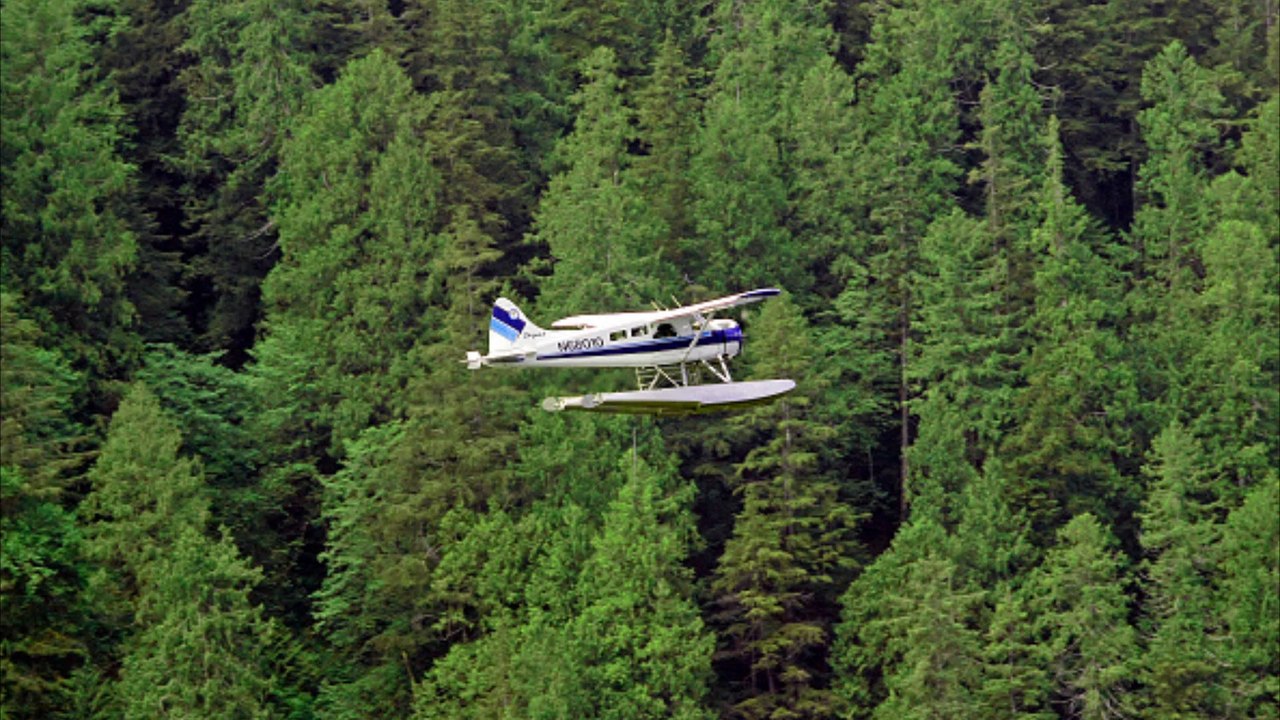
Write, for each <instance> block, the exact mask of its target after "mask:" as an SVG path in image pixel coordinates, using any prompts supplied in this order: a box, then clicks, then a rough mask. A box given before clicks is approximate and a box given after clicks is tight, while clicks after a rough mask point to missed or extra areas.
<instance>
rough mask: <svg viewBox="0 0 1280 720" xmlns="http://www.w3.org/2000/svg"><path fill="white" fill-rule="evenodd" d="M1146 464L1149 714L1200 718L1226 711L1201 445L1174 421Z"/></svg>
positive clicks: (1210, 500)
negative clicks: (1216, 647) (1217, 660)
mask: <svg viewBox="0 0 1280 720" xmlns="http://www.w3.org/2000/svg"><path fill="white" fill-rule="evenodd" d="M1151 455H1152V462H1151V464H1150V465H1149V466H1148V467H1147V468H1146V472H1147V474H1148V475H1149V476H1150V477H1151V481H1152V484H1151V490H1150V492H1149V494H1148V495H1147V499H1146V502H1145V503H1144V508H1143V512H1141V513H1140V514H1139V517H1140V518H1141V519H1142V532H1141V535H1140V539H1141V541H1142V545H1143V548H1144V549H1145V550H1146V552H1147V553H1148V556H1149V563H1148V565H1147V567H1146V574H1147V577H1148V583H1147V585H1146V587H1147V595H1148V599H1147V602H1146V603H1145V605H1146V609H1147V614H1148V617H1149V619H1150V622H1151V625H1152V632H1151V637H1150V640H1149V641H1148V643H1147V650H1146V653H1145V654H1144V655H1143V665H1144V669H1145V674H1146V677H1145V678H1144V681H1145V684H1146V685H1147V687H1149V688H1150V692H1151V709H1150V710H1149V712H1150V714H1151V716H1152V717H1169V718H1175V717H1202V716H1204V715H1217V714H1221V713H1222V712H1223V710H1224V709H1225V708H1224V706H1223V701H1224V698H1223V697H1222V696H1221V694H1222V690H1223V688H1222V684H1221V680H1220V679H1219V678H1218V677H1217V675H1218V670H1217V668H1216V667H1215V665H1216V664H1217V663H1215V662H1214V659H1213V656H1214V654H1215V653H1214V651H1213V649H1212V646H1213V645H1214V644H1216V640H1217V636H1218V635H1219V634H1220V632H1221V630H1220V627H1219V619H1218V617H1217V615H1218V612H1217V610H1216V608H1215V607H1214V605H1213V591H1214V588H1215V586H1216V585H1217V578H1216V577H1214V575H1215V574H1216V573H1215V570H1214V568H1215V566H1216V565H1217V564H1218V561H1217V560H1218V559H1217V557H1216V556H1215V555H1216V551H1217V535H1218V533H1219V528H1218V527H1217V523H1216V522H1215V520H1214V516H1213V512H1212V510H1213V505H1214V504H1215V500H1216V498H1215V497H1214V494H1213V492H1212V490H1211V489H1210V488H1211V486H1210V485H1209V483H1208V480H1209V477H1208V473H1207V472H1206V468H1205V467H1204V464H1205V463H1204V450H1203V448H1202V447H1201V446H1200V444H1199V443H1198V442H1196V439H1195V437H1194V436H1192V435H1191V434H1190V433H1189V432H1188V431H1187V430H1186V428H1184V427H1183V426H1182V425H1181V424H1179V423H1174V424H1172V425H1170V426H1169V427H1168V428H1166V429H1165V430H1164V431H1163V432H1162V433H1160V435H1159V436H1157V437H1156V439H1155V442H1154V443H1153V445H1152V449H1151Z"/></svg>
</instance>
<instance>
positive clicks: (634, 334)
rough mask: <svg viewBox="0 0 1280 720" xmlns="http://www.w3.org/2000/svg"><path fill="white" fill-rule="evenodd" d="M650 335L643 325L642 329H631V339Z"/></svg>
mask: <svg viewBox="0 0 1280 720" xmlns="http://www.w3.org/2000/svg"><path fill="white" fill-rule="evenodd" d="M648 334H649V333H648V331H647V330H646V329H645V327H644V326H643V325H642V326H640V327H633V328H631V337H644V336H645V335H648Z"/></svg>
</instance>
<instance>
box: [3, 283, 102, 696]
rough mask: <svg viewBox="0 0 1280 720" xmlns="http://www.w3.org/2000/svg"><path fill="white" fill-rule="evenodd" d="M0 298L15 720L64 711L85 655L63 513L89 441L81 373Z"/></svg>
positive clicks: (10, 681) (13, 301)
mask: <svg viewBox="0 0 1280 720" xmlns="http://www.w3.org/2000/svg"><path fill="white" fill-rule="evenodd" d="M43 339H44V333H42V332H41V329H40V328H39V327H38V326H37V325H36V324H35V323H34V322H32V321H31V320H30V319H29V318H26V317H23V307H22V303H21V301H20V298H19V297H18V296H17V295H16V294H14V293H10V292H8V291H0V498H3V502H2V503H0V678H3V679H2V680H0V683H2V684H3V687H0V697H3V698H4V702H5V707H6V708H7V710H6V711H7V712H12V713H13V714H14V716H15V717H38V716H40V715H50V714H53V713H54V712H55V711H56V710H57V709H59V708H65V707H66V706H67V703H68V701H69V699H68V698H67V697H66V695H67V694H68V693H67V688H66V685H65V683H66V681H67V678H68V675H70V674H71V672H72V670H73V668H74V667H75V666H77V665H79V664H80V662H81V657H82V655H83V653H84V652H85V650H86V648H85V645H84V643H83V641H82V639H80V638H77V635H78V634H79V631H80V629H81V627H82V625H81V623H82V622H83V620H84V613H83V609H82V606H81V603H79V602H78V594H79V592H80V591H81V590H82V589H83V586H84V579H85V574H86V569H85V567H84V563H83V561H82V559H81V541H82V538H83V535H84V533H83V529H82V528H81V527H79V525H78V524H77V523H76V517H75V513H74V512H73V511H70V510H68V504H67V503H68V499H69V498H70V497H74V493H73V492H68V490H74V489H75V483H76V482H77V481H78V480H80V479H81V477H82V472H83V466H84V464H85V462H86V460H85V453H84V447H85V445H87V441H88V439H89V433H88V432H87V431H86V429H85V428H83V427H82V426H81V425H80V424H79V423H77V422H76V421H75V419H74V396H75V395H76V394H77V393H78V392H80V391H81V390H82V388H83V377H84V376H83V374H81V373H76V372H73V371H72V370H71V368H70V367H69V365H68V363H67V361H66V359H65V357H64V356H63V354H62V353H61V352H59V351H58V350H56V349H52V348H45V347H42V345H43V344H44V343H43Z"/></svg>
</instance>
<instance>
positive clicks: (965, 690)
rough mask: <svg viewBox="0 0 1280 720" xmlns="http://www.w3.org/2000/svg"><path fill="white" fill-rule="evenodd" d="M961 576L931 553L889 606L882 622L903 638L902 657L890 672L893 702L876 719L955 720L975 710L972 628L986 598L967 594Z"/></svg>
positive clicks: (976, 637)
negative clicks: (977, 607) (977, 606)
mask: <svg viewBox="0 0 1280 720" xmlns="http://www.w3.org/2000/svg"><path fill="white" fill-rule="evenodd" d="M956 575H957V573H956V568H955V565H954V563H952V562H951V561H950V560H948V559H947V558H946V557H945V556H943V555H941V554H935V553H933V552H929V553H928V554H926V556H925V557H923V558H920V559H918V560H916V561H915V562H913V563H911V565H910V568H909V570H908V571H907V574H906V577H905V578H904V580H905V584H904V585H903V586H902V587H900V588H899V589H898V591H897V592H896V593H895V594H894V595H895V596H894V597H893V598H892V599H890V600H889V602H890V603H891V605H892V607H891V609H889V611H888V612H889V614H890V618H889V619H887V620H885V621H883V622H885V624H886V625H887V626H888V627H887V628H886V629H887V630H888V632H890V633H893V634H895V635H897V636H898V637H899V642H900V646H901V648H902V657H901V660H899V661H898V662H897V663H896V664H894V665H893V666H891V667H890V668H886V672H885V678H884V684H885V689H886V690H887V691H888V696H887V697H886V698H885V700H884V702H882V703H881V704H879V705H877V706H876V708H875V711H874V712H873V713H872V715H871V716H872V717H873V718H886V719H887V718H900V717H912V718H917V717H918V718H933V717H938V718H941V717H955V716H958V715H964V714H965V713H967V712H969V711H970V710H971V709H972V708H973V706H974V697H973V696H974V694H975V690H976V689H977V686H978V683H979V677H980V663H979V660H978V658H979V652H980V650H979V642H980V638H979V635H978V633H977V632H975V631H974V630H973V628H972V627H971V626H970V624H971V622H972V620H971V615H972V613H973V607H974V605H975V603H976V601H977V600H978V599H979V598H980V596H981V592H975V591H967V592H966V591H964V590H962V589H961V587H960V584H959V581H958V578H957V577H956Z"/></svg>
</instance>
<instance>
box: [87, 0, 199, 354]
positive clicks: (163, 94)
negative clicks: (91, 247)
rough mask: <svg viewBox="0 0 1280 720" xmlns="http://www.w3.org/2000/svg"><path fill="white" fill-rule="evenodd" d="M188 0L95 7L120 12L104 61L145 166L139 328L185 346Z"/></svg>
mask: <svg viewBox="0 0 1280 720" xmlns="http://www.w3.org/2000/svg"><path fill="white" fill-rule="evenodd" d="M187 5H188V2H186V1H185V0H184V1H180V2H154V1H153V0H123V2H118V3H112V4H111V5H110V6H103V5H98V6H97V7H95V9H94V11H95V13H100V14H101V15H102V17H103V18H104V19H105V17H106V16H107V15H108V14H115V15H116V17H115V18H113V22H112V30H111V32H110V33H108V34H107V37H106V38H104V39H103V43H102V47H101V50H100V51H99V53H98V59H99V60H98V64H99V66H100V67H101V68H102V73H103V75H104V76H106V77H108V78H109V79H110V81H111V83H112V84H113V85H114V87H115V88H116V91H117V92H118V93H119V98H120V105H121V109H122V110H123V111H124V113H125V118H126V121H127V130H126V132H127V141H126V142H125V143H123V144H122V147H121V152H122V154H123V157H124V158H125V159H126V160H127V161H128V162H129V163H130V164H131V165H133V166H134V167H135V168H137V170H136V173H137V174H136V178H137V181H136V182H135V183H134V187H133V192H132V197H131V198H130V202H129V211H128V216H127V218H128V222H129V224H130V226H131V227H132V228H133V229H134V231H135V233H136V238H137V243H138V259H137V264H136V265H135V268H134V272H133V273H131V274H130V276H129V279H128V282H129V299H130V302H132V303H133V306H134V308H135V309H136V311H137V318H138V333H139V334H140V335H142V337H143V338H144V339H146V340H148V341H150V342H170V343H180V344H182V345H184V346H189V345H190V344H191V341H192V337H191V329H190V327H189V323H188V321H187V316H186V313H187V311H188V310H190V306H189V304H188V301H189V293H188V290H187V289H186V287H184V285H185V283H184V280H185V279H186V278H184V271H185V269H186V268H185V266H184V263H183V259H182V255H181V250H182V237H181V234H182V232H183V230H184V228H183V227H182V221H183V218H184V211H183V207H182V204H183V197H182V193H181V184H182V178H181V176H180V175H179V174H178V173H177V172H175V168H174V167H173V162H172V158H173V157H175V156H176V155H178V154H180V153H181V149H180V147H179V146H178V136H177V128H178V121H179V119H180V118H181V116H182V111H183V106H184V98H183V94H182V89H181V87H180V86H179V83H178V75H179V71H180V70H181V66H182V61H181V60H180V59H179V58H178V47H179V46H180V45H181V44H182V42H183V39H184V30H183V27H182V24H181V22H180V20H179V18H180V17H181V15H182V12H183V11H184V10H185V9H186V6H187Z"/></svg>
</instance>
